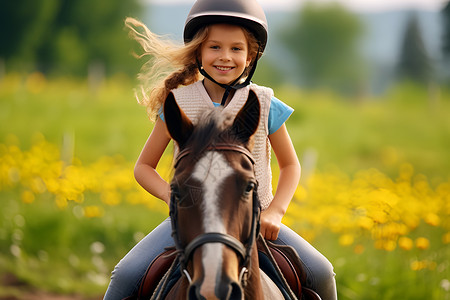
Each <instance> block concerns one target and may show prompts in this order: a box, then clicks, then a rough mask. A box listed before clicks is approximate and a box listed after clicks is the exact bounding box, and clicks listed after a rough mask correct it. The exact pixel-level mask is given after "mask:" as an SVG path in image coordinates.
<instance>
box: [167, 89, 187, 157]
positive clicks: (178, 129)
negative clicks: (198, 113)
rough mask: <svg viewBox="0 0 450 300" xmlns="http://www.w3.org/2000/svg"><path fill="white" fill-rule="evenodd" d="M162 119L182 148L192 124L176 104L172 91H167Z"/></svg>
mask: <svg viewBox="0 0 450 300" xmlns="http://www.w3.org/2000/svg"><path fill="white" fill-rule="evenodd" d="M164 119H165V120H166V127H167V130H168V131H169V134H170V136H171V137H172V139H173V140H174V141H175V142H176V143H177V144H178V147H179V148H180V149H182V148H183V147H184V146H185V144H186V142H187V140H188V139H189V138H190V137H191V134H192V131H193V130H194V125H193V124H192V122H191V120H189V118H188V117H187V116H186V114H185V113H184V112H183V111H182V110H181V108H180V107H179V106H178V104H177V102H176V101H175V97H174V95H173V94H172V93H169V95H168V96H167V98H166V101H165V102H164Z"/></svg>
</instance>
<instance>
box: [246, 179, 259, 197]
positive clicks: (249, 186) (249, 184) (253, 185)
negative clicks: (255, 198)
mask: <svg viewBox="0 0 450 300" xmlns="http://www.w3.org/2000/svg"><path fill="white" fill-rule="evenodd" d="M255 186H256V184H255V183H254V182H252V181H251V182H249V183H248V184H247V186H246V187H245V191H244V195H245V196H248V194H250V192H251V191H253V190H254V188H255Z"/></svg>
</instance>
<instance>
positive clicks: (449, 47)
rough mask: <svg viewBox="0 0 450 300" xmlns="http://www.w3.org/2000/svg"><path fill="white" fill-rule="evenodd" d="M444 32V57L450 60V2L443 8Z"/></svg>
mask: <svg viewBox="0 0 450 300" xmlns="http://www.w3.org/2000/svg"><path fill="white" fill-rule="evenodd" d="M442 19H443V24H444V30H443V31H444V34H443V37H442V41H443V43H442V52H443V54H444V57H445V58H446V59H447V60H449V61H450V2H447V5H446V6H445V7H444V8H443V9H442Z"/></svg>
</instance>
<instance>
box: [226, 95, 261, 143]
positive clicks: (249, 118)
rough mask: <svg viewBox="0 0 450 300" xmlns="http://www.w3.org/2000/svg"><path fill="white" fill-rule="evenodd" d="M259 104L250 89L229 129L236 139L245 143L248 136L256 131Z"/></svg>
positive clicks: (259, 109)
mask: <svg viewBox="0 0 450 300" xmlns="http://www.w3.org/2000/svg"><path fill="white" fill-rule="evenodd" d="M260 113H261V106H260V104H259V100H258V97H257V96H256V94H255V92H253V91H252V90H250V92H249V94H248V99H247V102H245V105H244V106H243V107H242V108H241V110H240V111H239V113H238V114H237V115H236V118H235V119H234V122H233V125H232V126H231V130H232V132H233V134H234V135H235V136H236V137H237V139H238V140H239V141H240V142H242V143H243V144H244V145H247V144H248V142H249V140H250V137H251V136H252V135H253V134H254V133H255V132H256V129H258V125H259V118H260Z"/></svg>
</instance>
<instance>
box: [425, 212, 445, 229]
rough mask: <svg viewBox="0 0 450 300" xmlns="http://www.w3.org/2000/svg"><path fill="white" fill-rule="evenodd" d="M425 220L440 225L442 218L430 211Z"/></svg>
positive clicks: (430, 223)
mask: <svg viewBox="0 0 450 300" xmlns="http://www.w3.org/2000/svg"><path fill="white" fill-rule="evenodd" d="M424 221H425V223H427V224H429V225H431V226H435V227H436V226H439V224H440V222H441V219H440V218H439V216H438V215H436V214H433V213H429V214H427V215H426V216H425V219H424Z"/></svg>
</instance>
